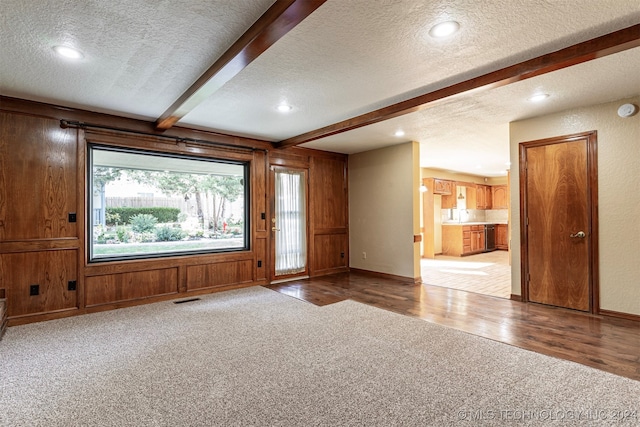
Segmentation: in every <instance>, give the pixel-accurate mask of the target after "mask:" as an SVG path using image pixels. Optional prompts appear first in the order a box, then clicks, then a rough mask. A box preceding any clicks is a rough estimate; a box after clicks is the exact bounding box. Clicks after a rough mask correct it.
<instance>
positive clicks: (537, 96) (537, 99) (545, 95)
mask: <svg viewBox="0 0 640 427" xmlns="http://www.w3.org/2000/svg"><path fill="white" fill-rule="evenodd" d="M548 97H549V94H548V93H537V94H535V95H533V96H532V97H531V98H529V101H531V102H540V101H544V100H545V99H547V98H548Z"/></svg>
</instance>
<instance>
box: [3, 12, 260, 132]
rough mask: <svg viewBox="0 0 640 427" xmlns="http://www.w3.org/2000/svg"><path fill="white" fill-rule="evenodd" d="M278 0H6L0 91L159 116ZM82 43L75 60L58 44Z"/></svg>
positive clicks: (136, 115) (134, 115) (97, 107)
mask: <svg viewBox="0 0 640 427" xmlns="http://www.w3.org/2000/svg"><path fill="white" fill-rule="evenodd" d="M272 3H273V0H215V1H209V0H190V1H170V0H153V1H152V0H137V1H130V0H108V1H104V0H27V1H25V0H2V1H0V19H1V21H0V28H1V30H0V31H1V34H2V42H1V43H0V91H1V93H2V94H3V95H9V96H17V97H22V98H27V99H32V100H39V101H49V102H54V103H58V104H63V105H65V106H72V107H83V108H87V109H89V110H93V111H100V112H113V113H118V114H121V115H126V116H128V117H140V118H146V119H152V120H155V119H156V118H158V116H160V114H162V113H163V112H164V111H165V110H166V109H167V108H168V107H169V106H170V105H171V104H172V103H173V102H174V101H175V100H176V99H177V98H178V97H179V96H180V95H181V94H182V92H183V91H184V90H185V89H186V88H188V87H189V86H190V85H191V84H192V83H193V82H194V81H195V80H196V79H197V78H198V77H199V76H200V75H201V74H202V73H203V72H204V71H205V70H206V69H207V68H209V66H210V65H211V64H212V63H213V62H214V61H215V60H216V59H217V58H218V57H219V56H220V55H221V54H222V53H224V51H225V50H227V48H228V47H229V46H230V45H231V44H232V43H233V42H234V41H235V40H236V39H237V38H238V37H240V36H241V35H242V34H243V33H244V32H245V31H246V30H247V28H249V27H250V26H251V24H253V22H254V21H255V20H256V19H258V18H259V17H260V15H262V13H264V11H265V10H266V9H267V8H268V7H269V6H270V5H271V4H272ZM59 44H65V45H70V46H75V47H76V48H79V49H80V50H81V51H82V52H83V53H84V55H85V59H84V60H82V61H79V62H69V61H67V60H64V59H61V58H59V57H57V56H56V55H55V53H54V52H53V50H52V47H53V46H55V45H59Z"/></svg>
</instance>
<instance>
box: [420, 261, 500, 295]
mask: <svg viewBox="0 0 640 427" xmlns="http://www.w3.org/2000/svg"><path fill="white" fill-rule="evenodd" d="M420 267H421V270H422V271H421V273H422V282H423V283H426V284H428V285H435V286H443V287H446V288H453V289H459V290H462V291H468V292H475V293H479V294H484V295H491V296H494V297H500V298H509V297H510V296H511V266H510V265H509V253H508V252H507V251H493V252H487V253H484V254H478V255H471V256H466V257H452V256H444V255H437V256H436V257H435V259H426V258H423V259H422V260H421V261H420Z"/></svg>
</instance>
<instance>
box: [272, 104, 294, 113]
mask: <svg viewBox="0 0 640 427" xmlns="http://www.w3.org/2000/svg"><path fill="white" fill-rule="evenodd" d="M276 109H277V110H278V111H280V112H281V113H288V112H289V111H291V110H293V107H292V106H291V105H289V104H280V105H278V106H277V107H276Z"/></svg>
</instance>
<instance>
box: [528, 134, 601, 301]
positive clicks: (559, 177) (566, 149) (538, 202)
mask: <svg viewBox="0 0 640 427" xmlns="http://www.w3.org/2000/svg"><path fill="white" fill-rule="evenodd" d="M595 153H596V134H595V132H592V133H587V134H579V135H573V136H567V137H559V138H552V139H547V140H542V141H533V142H529V143H523V144H521V145H520V154H521V186H522V190H523V195H524V197H522V203H523V206H522V211H521V212H522V213H523V215H521V218H522V222H523V223H522V228H521V229H522V230H523V257H522V260H523V295H524V296H526V298H528V300H529V301H533V302H538V303H542V304H549V305H554V306H559V307H566V308H572V309H576V310H582V311H594V295H595V291H594V289H595V285H596V282H595V281H596V276H595V271H596V270H597V264H596V263H597V254H596V248H597V245H596V243H597V232H596V226H597V221H596V217H597V202H596V201H597V184H596V177H597V169H596V159H595Z"/></svg>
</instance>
